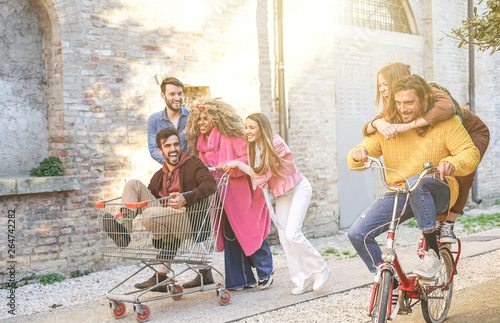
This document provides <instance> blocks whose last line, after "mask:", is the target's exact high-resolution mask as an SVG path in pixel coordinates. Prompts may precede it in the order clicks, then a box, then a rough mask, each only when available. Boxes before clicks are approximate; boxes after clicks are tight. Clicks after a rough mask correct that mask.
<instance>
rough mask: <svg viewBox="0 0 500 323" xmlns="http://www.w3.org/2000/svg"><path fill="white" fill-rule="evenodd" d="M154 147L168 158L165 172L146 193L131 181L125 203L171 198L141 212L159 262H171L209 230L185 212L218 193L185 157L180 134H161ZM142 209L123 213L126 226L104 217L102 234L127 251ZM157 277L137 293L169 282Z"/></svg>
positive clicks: (202, 167) (209, 177) (200, 168)
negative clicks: (194, 238)
mask: <svg viewBox="0 0 500 323" xmlns="http://www.w3.org/2000/svg"><path fill="white" fill-rule="evenodd" d="M156 142H157V144H158V147H159V148H158V152H159V153H160V154H162V155H163V157H164V158H165V162H164V163H163V167H162V168H161V169H160V170H158V171H157V172H156V173H155V174H154V175H153V177H152V178H151V181H150V183H149V186H148V187H146V186H145V185H144V184H143V183H141V182H140V181H138V180H130V181H128V182H127V183H126V184H125V188H124V189H123V194H122V203H124V204H128V203H130V204H133V203H138V202H142V201H152V200H156V199H161V198H164V197H168V198H167V199H163V200H159V201H158V202H154V203H150V204H148V207H146V208H144V209H143V210H142V216H141V221H140V223H141V224H142V225H143V226H144V227H145V228H146V229H147V230H149V231H150V232H151V233H152V234H151V236H152V244H153V246H154V247H155V248H156V249H160V250H161V251H160V252H159V254H158V256H157V257H158V259H162V260H170V259H172V258H173V257H174V256H175V251H176V250H177V249H178V248H179V246H180V244H181V242H182V240H183V239H187V238H189V237H190V236H192V234H191V233H192V232H196V231H198V230H200V229H202V228H201V227H200V226H201V225H205V226H206V225H208V226H209V225H210V223H208V222H203V221H200V219H198V218H197V216H199V215H200V214H199V212H186V208H188V209H189V208H190V207H192V206H194V205H196V203H198V202H201V201H204V200H205V199H206V198H208V197H209V196H210V195H212V194H213V193H215V191H216V190H217V184H216V182H215V179H214V177H213V175H212V174H211V173H210V171H209V170H208V168H207V167H206V166H205V165H204V164H203V163H202V162H201V161H200V160H199V159H197V158H192V157H190V156H189V154H188V153H187V152H186V151H181V148H180V141H179V134H178V132H177V130H176V129H175V128H172V127H170V128H165V129H162V130H160V131H159V132H158V134H157V135H156ZM141 209H142V208H122V210H121V214H120V215H122V216H123V221H122V223H120V222H118V221H117V220H116V219H115V217H113V216H112V215H111V214H105V215H104V216H103V229H104V231H105V232H106V233H107V234H108V235H109V236H110V237H111V238H112V239H113V241H114V242H115V244H116V245H117V246H118V247H123V248H125V247H127V246H128V245H129V244H130V241H131V238H130V233H131V232H132V223H133V221H132V220H133V219H134V218H135V217H137V215H138V213H139V212H138V210H141ZM204 231H207V230H204ZM208 231H209V229H208ZM157 271H158V274H156V273H155V274H153V277H151V278H150V279H149V280H147V281H146V282H143V283H139V284H136V287H138V288H148V287H151V286H154V285H156V284H158V283H160V282H162V281H164V280H165V279H167V272H161V271H160V270H158V269H157ZM144 286H146V287H144ZM153 290H155V291H163V292H167V291H168V286H167V285H160V286H158V287H156V289H153Z"/></svg>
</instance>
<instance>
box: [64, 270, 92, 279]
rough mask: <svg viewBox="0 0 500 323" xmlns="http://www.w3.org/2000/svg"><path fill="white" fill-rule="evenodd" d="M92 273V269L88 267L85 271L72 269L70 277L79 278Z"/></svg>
mask: <svg viewBox="0 0 500 323" xmlns="http://www.w3.org/2000/svg"><path fill="white" fill-rule="evenodd" d="M91 273H92V269H87V270H84V271H80V270H75V271H72V272H71V273H70V274H69V277H71V278H78V277H82V276H87V275H88V274H91Z"/></svg>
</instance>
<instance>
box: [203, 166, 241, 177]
mask: <svg viewBox="0 0 500 323" xmlns="http://www.w3.org/2000/svg"><path fill="white" fill-rule="evenodd" d="M208 170H209V171H211V172H216V171H217V169H215V167H208ZM235 171H236V168H229V169H228V170H227V173H228V174H229V175H231V174H232V173H234V172H235Z"/></svg>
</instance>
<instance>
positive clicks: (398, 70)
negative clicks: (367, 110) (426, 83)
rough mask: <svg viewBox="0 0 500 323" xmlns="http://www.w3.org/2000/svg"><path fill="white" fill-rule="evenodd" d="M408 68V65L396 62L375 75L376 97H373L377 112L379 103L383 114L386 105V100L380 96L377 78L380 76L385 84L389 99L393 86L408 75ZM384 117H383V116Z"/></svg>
mask: <svg viewBox="0 0 500 323" xmlns="http://www.w3.org/2000/svg"><path fill="white" fill-rule="evenodd" d="M410 74H411V73H410V68H409V67H408V65H406V64H404V63H401V62H396V63H391V64H388V65H386V66H384V67H382V68H381V69H380V71H378V73H377V96H376V97H375V105H374V106H375V110H378V109H379V107H380V103H382V113H383V112H384V108H385V107H386V106H387V105H388V102H387V100H386V98H384V97H383V96H382V95H380V91H379V86H378V77H379V75H382V77H383V78H384V80H385V81H386V82H387V88H388V90H389V99H390V98H391V97H392V95H393V93H394V92H393V90H394V85H396V83H397V82H398V81H399V80H400V79H402V78H403V77H405V76H407V75H410ZM384 117H385V116H384Z"/></svg>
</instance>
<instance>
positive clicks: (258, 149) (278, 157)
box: [227, 113, 330, 295]
mask: <svg viewBox="0 0 500 323" xmlns="http://www.w3.org/2000/svg"><path fill="white" fill-rule="evenodd" d="M245 134H246V140H247V147H248V161H249V164H250V166H248V165H246V164H245V163H242V162H240V161H232V162H229V163H228V164H227V166H228V167H233V168H235V167H238V168H240V169H241V170H243V171H244V172H246V173H247V174H249V175H250V176H251V177H252V178H253V181H254V188H256V187H257V186H259V187H261V188H262V189H264V190H270V191H271V193H272V195H273V196H274V197H275V198H276V217H277V220H278V224H277V227H278V234H279V239H280V243H281V246H282V247H283V250H284V251H285V255H286V258H287V262H288V270H289V271H290V278H291V280H292V282H293V283H294V284H295V287H294V288H293V289H292V294H293V295H300V294H303V293H305V292H308V291H311V290H314V291H317V290H319V289H321V288H323V286H325V284H326V282H327V280H328V276H329V275H330V271H329V270H328V267H327V265H326V262H325V261H324V260H323V257H322V256H321V255H320V254H319V252H318V251H317V250H316V249H315V248H314V247H313V246H312V245H311V243H310V242H309V241H308V240H307V238H306V237H305V236H304V234H303V233H302V223H303V221H304V217H305V215H306V212H307V208H308V206H309V201H310V199H311V194H312V189H311V184H310V183H309V181H308V180H307V178H305V177H304V175H302V173H301V172H300V171H299V170H298V169H297V168H296V167H295V162H294V161H293V157H292V152H291V151H290V148H288V146H287V145H286V143H285V141H284V140H283V139H282V138H281V137H280V136H279V135H277V134H273V132H272V128H271V123H270V121H269V119H268V118H267V116H266V115H264V114H262V113H255V114H252V115H249V116H248V117H247V119H246V123H245Z"/></svg>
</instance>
